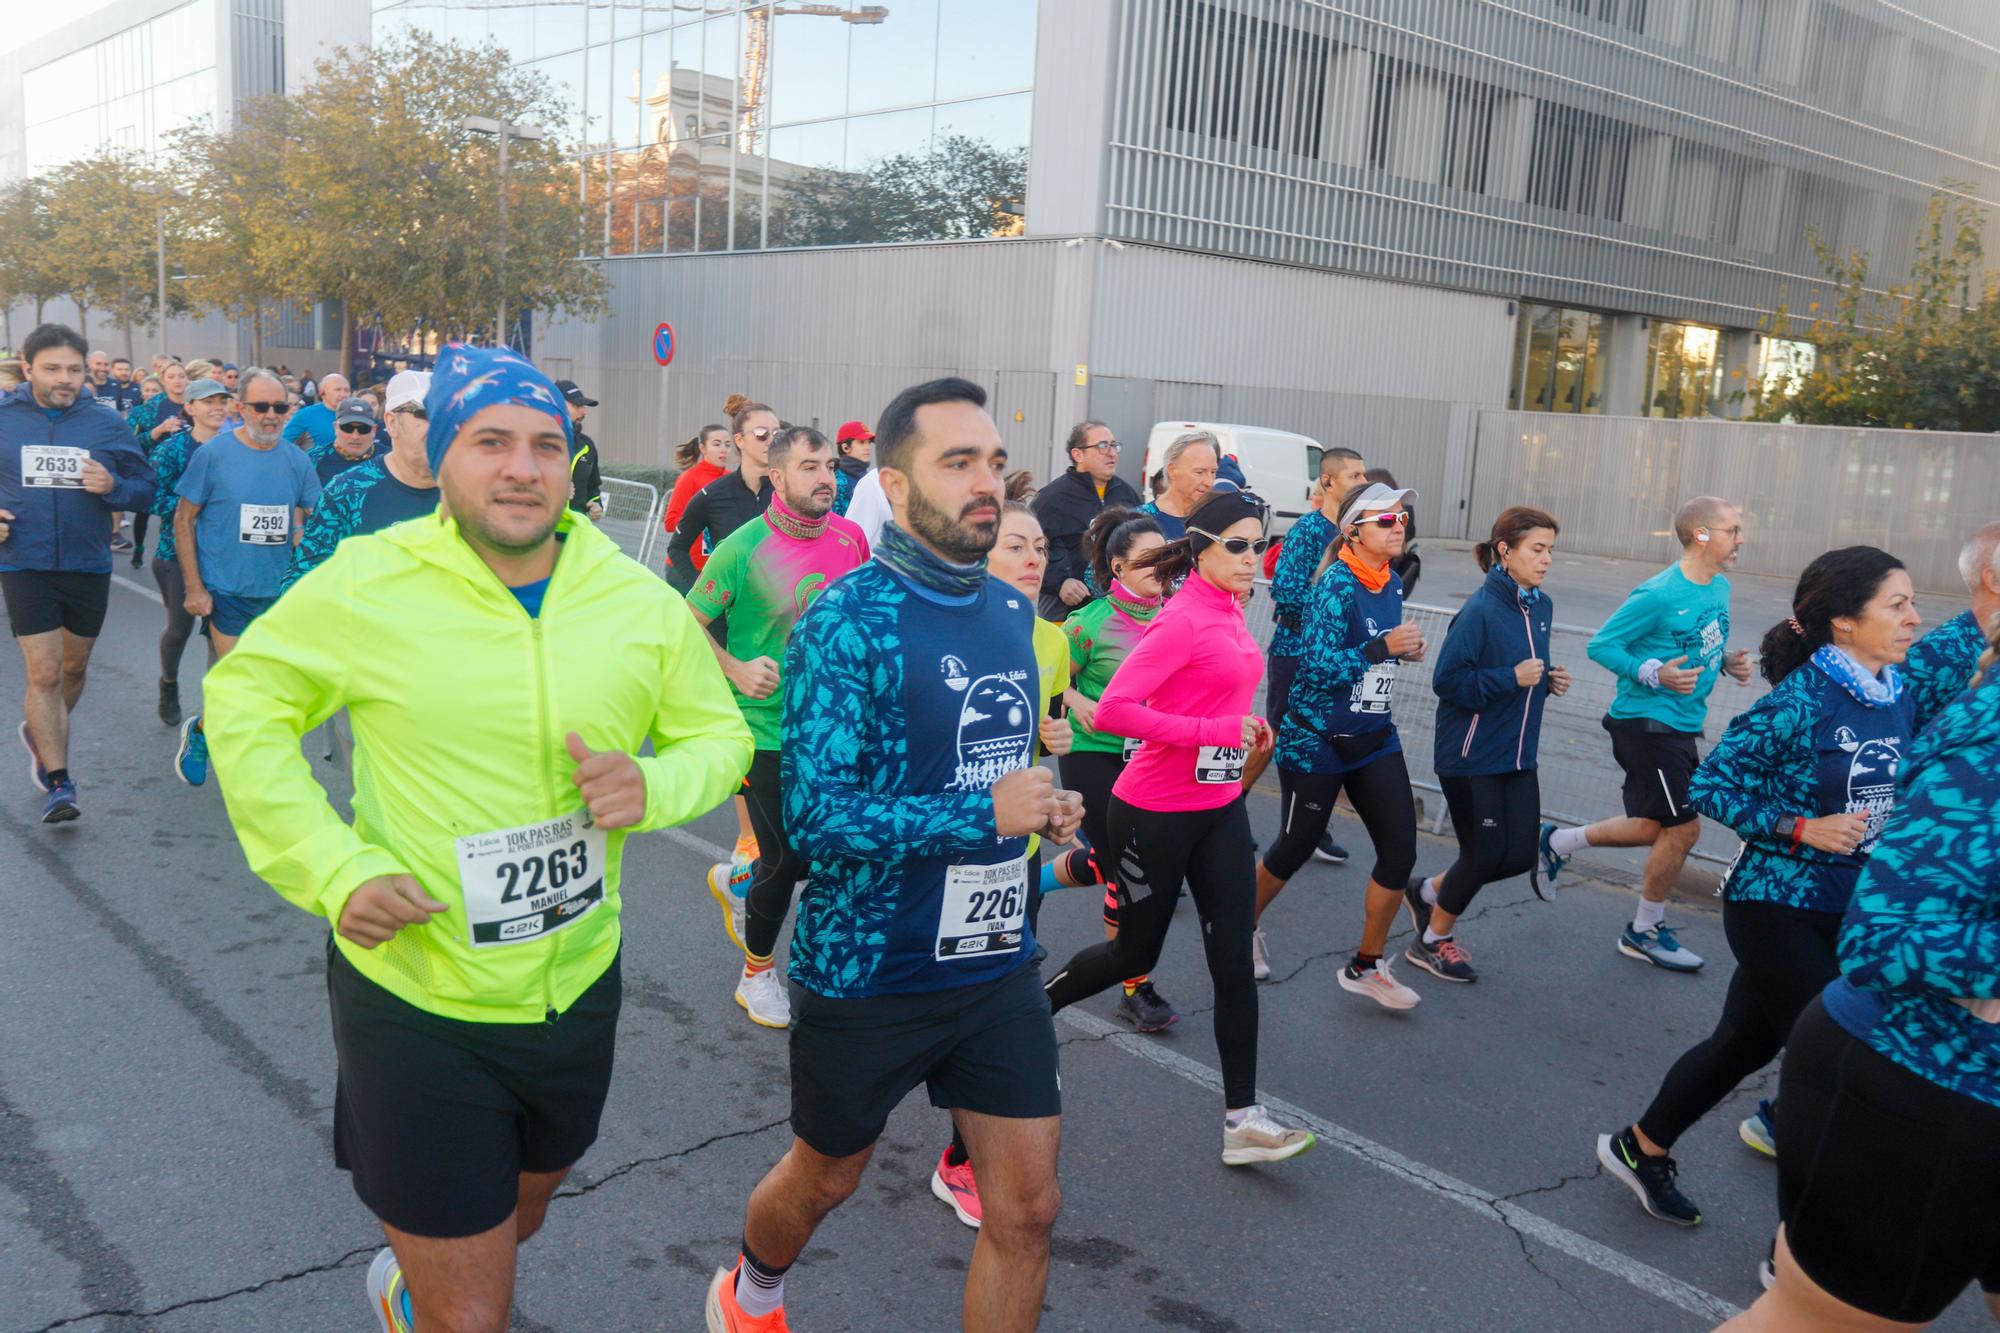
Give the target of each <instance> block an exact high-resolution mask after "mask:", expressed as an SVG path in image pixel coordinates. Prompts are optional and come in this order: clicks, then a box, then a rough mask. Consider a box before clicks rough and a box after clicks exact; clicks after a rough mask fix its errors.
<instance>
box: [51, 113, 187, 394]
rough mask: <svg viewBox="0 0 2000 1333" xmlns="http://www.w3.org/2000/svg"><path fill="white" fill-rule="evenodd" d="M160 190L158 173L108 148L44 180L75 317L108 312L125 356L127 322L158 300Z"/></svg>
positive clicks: (145, 314) (143, 315)
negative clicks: (121, 337)
mask: <svg viewBox="0 0 2000 1333" xmlns="http://www.w3.org/2000/svg"><path fill="white" fill-rule="evenodd" d="M164 190H165V185H164V182H163V181H162V180H161V178H160V176H159V173H157V172H155V171H154V170H153V169H152V168H150V167H148V166H147V165H146V164H144V163H143V162H141V161H140V160H139V159H138V158H136V157H134V156H132V155H129V154H125V153H119V152H114V151H110V150H105V151H100V152H99V153H97V154H96V155H95V156H92V157H88V158H85V159H83V160H82V161H79V162H73V163H71V164H69V165H68V166H66V167H64V168H62V170H61V171H59V172H57V173H55V174H54V175H52V176H51V177H49V178H48V190H47V198H46V207H47V210H48V215H49V222H50V226H51V228H52V230H53V242H54V245H55V247H56V249H57V250H58V251H59V252H60V253H61V254H62V255H64V256H65V257H66V259H67V263H68V267H67V283H66V287H67V291H68V294H69V295H70V297H71V298H72V299H73V300H74V301H75V302H76V305H77V311H78V320H79V322H83V320H84V319H85V318H86V316H85V313H84V312H86V311H87V310H89V309H91V308H93V307H94V308H96V309H98V310H101V311H104V312H106V313H108V314H109V315H111V317H112V318H113V319H114V320H116V321H117V323H118V325H119V327H121V328H122V329H124V331H125V355H126V356H127V357H130V356H131V355H132V325H133V324H134V323H136V322H145V321H146V320H148V319H149V318H150V317H151V316H152V315H153V314H154V313H155V311H154V307H155V306H156V305H157V304H158V301H159V298H158V295H157V283H156V280H155V279H156V249H155V239H156V230H157V227H158V225H159V222H160V216H159V204H160V200H161V199H162V197H163V191H164ZM78 331H79V332H84V331H83V330H81V329H79V330H78ZM85 336H86V337H87V336H88V334H87V333H86V335H85Z"/></svg>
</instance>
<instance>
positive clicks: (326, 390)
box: [244, 375, 349, 450]
mask: <svg viewBox="0 0 2000 1333" xmlns="http://www.w3.org/2000/svg"><path fill="white" fill-rule="evenodd" d="M248 382H249V381H248V379H247V378H246V379H245V381H244V386H245V387H247V385H248ZM279 383H280V385H281V386H282V384H283V381H280V382H279ZM348 393H349V390H348V387H347V376H345V375H328V376H327V377H326V378H325V379H323V380H321V381H320V382H319V399H318V401H314V399H313V396H312V395H311V394H306V395H305V399H306V406H304V407H302V408H300V409H299V410H298V411H296V412H294V413H292V419H291V420H290V421H288V422H286V423H285V443H287V444H299V437H300V436H304V437H305V443H304V444H299V447H300V448H302V449H307V450H310V449H313V448H330V447H332V445H333V435H334V430H333V418H334V413H336V412H338V411H339V410H340V405H341V404H342V403H344V402H346V401H347V395H348Z"/></svg>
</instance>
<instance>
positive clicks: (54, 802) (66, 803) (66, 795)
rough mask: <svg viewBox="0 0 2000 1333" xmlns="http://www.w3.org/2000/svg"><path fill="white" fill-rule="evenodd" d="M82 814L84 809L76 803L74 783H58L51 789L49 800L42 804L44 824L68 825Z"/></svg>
mask: <svg viewBox="0 0 2000 1333" xmlns="http://www.w3.org/2000/svg"><path fill="white" fill-rule="evenodd" d="M82 813H83V807H82V806H80V805H78V804H77V803H76V784H75V783H74V782H68V781H64V782H58V783H57V784H56V785H55V786H53V787H51V788H50V789H49V799H48V800H46V801H44V802H42V822H43V823H44V824H67V823H69V821H70V820H72V819H75V818H77V817H78V816H79V815H81V814H82Z"/></svg>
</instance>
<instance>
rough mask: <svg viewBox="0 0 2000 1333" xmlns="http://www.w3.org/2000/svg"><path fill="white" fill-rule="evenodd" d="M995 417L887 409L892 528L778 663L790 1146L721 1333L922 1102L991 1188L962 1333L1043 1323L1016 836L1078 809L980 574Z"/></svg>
mask: <svg viewBox="0 0 2000 1333" xmlns="http://www.w3.org/2000/svg"><path fill="white" fill-rule="evenodd" d="M985 403H986V393H985V390H983V389H981V388H980V387H979V386H978V385H976V384H973V383H971V382H969V381H967V380H962V379H955V378H954V379H942V380H934V381H932V382H930V383H928V384H920V385H917V386H915V387H914V388H910V389H906V390H904V391H903V392H902V393H901V394H899V395H897V397H896V399H895V401H894V402H892V403H890V404H889V406H888V408H887V410H885V411H884V412H883V413H882V416H881V418H880V420H879V421H878V422H877V426H876V430H877V438H876V458H877V461H878V463H879V470H880V475H881V478H882V483H883V486H884V488H885V490H886V492H887V494H888V496H889V501H890V504H891V505H892V506H893V508H894V511H895V519H894V521H893V522H891V523H889V524H888V525H887V526H885V527H884V528H883V529H882V536H881V540H880V542H879V543H878V544H877V545H876V548H875V553H874V558H873V559H872V560H870V561H869V562H868V563H867V564H866V565H863V566H862V567H861V568H860V569H858V570H856V571H855V572H854V573H852V574H849V575H847V576H846V577H845V578H843V579H842V580H841V581H840V582H839V583H837V584H835V585H834V586H833V587H832V588H830V589H828V590H827V592H826V593H825V595H824V596H822V597H821V598H820V600H819V601H818V603H817V604H815V605H814V607H813V609H812V611H811V612H810V613H809V614H808V615H806V617H805V618H804V619H803V620H801V621H800V622H799V625H798V627H797V628H796V629H795V630H794V631H793V633H792V639H791V643H790V645H789V646H788V647H787V649H786V653H785V671H784V696H785V700H784V719H783V738H784V761H783V778H782V785H783V792H784V807H785V808H784V816H785V819H784V825H785V829H786V831H787V832H788V834H789V835H790V837H791V838H792V839H793V842H794V845H795V847H796V848H797V850H798V851H799V852H800V853H801V854H803V855H804V856H805V857H806V858H807V859H808V860H809V862H810V867H811V868H810V874H809V878H808V879H807V883H806V891H805V894H804V896H803V897H802V898H801V899H800V900H799V908H798V920H797V924H796V925H795V927H794V929H793V934H792V956H791V979H792V983H793V990H792V995H791V1010H792V1036H791V1076H792V1129H793V1132H794V1135H795V1138H794V1140H793V1143H792V1145H791V1149H790V1151H788V1152H787V1153H786V1154H785V1156H784V1158H783V1159H782V1160H781V1161H780V1162H779V1163H778V1165H777V1166H775V1167H774V1168H772V1170H771V1172H770V1173H769V1174H768V1175H766V1176H765V1177H764V1179H763V1181H762V1182H761V1183H759V1184H758V1186H757V1188H756V1190H755V1191H754V1192H753V1193H752V1194H751V1196H750V1205H749V1209H748V1213H747V1216H746V1217H745V1220H744V1225H743V1245H742V1254H741V1257H740V1259H739V1261H738V1262H737V1263H736V1264H735V1265H734V1266H733V1267H732V1268H726V1269H722V1270H720V1271H718V1272H717V1273H716V1275H715V1279H714V1281H713V1282H711V1283H710V1285H709V1291H708V1305H707V1318H708V1327H709V1329H710V1330H711V1333H779V1331H781V1330H783V1329H784V1328H785V1327H786V1323H785V1315H784V1276H785V1271H786V1270H787V1269H788V1268H790V1267H791V1265H792V1263H793V1262H794V1261H795V1260H796V1259H797V1258H798V1256H799V1254H800V1252H801V1251H802V1250H804V1249H805V1247H806V1245H807V1243H808V1242H809V1241H810V1240H811V1239H812V1234H813V1231H814V1230H815V1229H816V1228H817V1227H818V1225H819V1224H820V1222H821V1221H822V1220H824V1218H825V1217H826V1216H827V1214H828V1213H830V1212H832V1211H833V1209H834V1208H835V1207H837V1206H839V1204H840V1203H841V1202H842V1201H843V1200H845V1199H846V1198H847V1197H848V1196H849V1195H851V1194H852V1193H853V1192H854V1190H855V1188H856V1186H858V1185H859V1183H860V1180H861V1175H862V1172H863V1171H864V1170H865V1169H866V1167H867V1165H868V1160H869V1158H870V1156H871V1155H872V1154H873V1152H874V1148H875V1143H876V1140H877V1139H879V1138H880V1137H881V1134H882V1130H883V1127H884V1126H885V1125H886V1124H887V1123H888V1119H889V1115H890V1113H891V1112H892V1111H894V1110H895V1108H896V1106H897V1104H898V1103H899V1102H901V1101H902V1099H903V1098H904V1096H905V1095H906V1094H908V1093H909V1092H910V1091H911V1090H912V1089H914V1088H916V1087H917V1086H918V1085H919V1084H925V1085H927V1086H928V1088H929V1091H930V1098H931V1102H932V1104H933V1105H936V1106H940V1107H944V1108H947V1109H949V1110H951V1112H952V1115H953V1118H954V1119H955V1120H956V1121H957V1123H958V1127H959V1130H960V1132H961V1133H962V1134H963V1135H964V1137H965V1141H966V1144H967V1146H968V1147H969V1148H970V1149H971V1153H972V1156H973V1157H974V1158H975V1159H977V1160H978V1162H979V1163H980V1180H979V1184H980V1194H981V1201H982V1203H983V1205H984V1212H985V1218H984V1223H985V1224H984V1226H983V1227H982V1228H981V1229H980V1232H979V1240H978V1243H977V1244H976V1245H975V1246H974V1247H973V1253H972V1264H971V1268H970V1270H969V1271H968V1273H967V1275H966V1283H965V1296H964V1314H963V1318H964V1324H965V1327H967V1328H977V1329H987V1330H996V1331H997V1333H1018V1331H1020V1330H1027V1329H1032V1328H1033V1327H1034V1326H1035V1324H1036V1321H1037V1320H1038V1319H1039V1318H1040V1315H1041V1306H1042V1294H1043V1291H1044V1289H1045V1287H1046V1286H1047V1281H1048V1262H1049V1232H1050V1228H1051V1227H1052V1226H1053V1224H1054V1222H1055V1215H1056V1210H1057V1208H1058V1206H1059V1205H1060V1202H1061V1195H1060V1192H1059V1191H1058V1189H1057V1186H1056V1145H1057V1141H1058V1139H1059V1137H1060V1124H1061V1121H1060V1114H1061V1096H1060V1093H1059V1090H1058V1086H1057V1080H1056V1036H1055V1027H1054V1024H1053V1022H1052V1021H1051V1019H1050V1015H1049V1006H1048V1001H1047V1000H1046V999H1044V998H1043V995H1042V988H1041V969H1040V967H1039V966H1038V961H1039V957H1040V950H1039V948H1038V947H1037V945H1036V943H1035V935H1034V928H1033V926H1032V925H1031V924H1030V923H1029V921H1028V910H1027V909H1028V895H1029V885H1028V880H1027V861H1028V837H1029V835H1030V834H1041V835H1042V836H1044V837H1048V838H1051V839H1053V840H1055V841H1058V842H1067V841H1068V840H1069V839H1070V837H1071V836H1072V835H1073V834H1074V833H1075V831H1076V827H1077V824H1078V822H1079V821H1080V819H1081V816H1082V804H1081V801H1080V800H1079V799H1078V798H1077V797H1076V796H1075V793H1072V792H1062V791H1058V790H1057V789H1056V788H1055V786H1054V784H1053V781H1052V780H1051V778H1050V776H1049V773H1048V770H1046V769H1043V768H1038V767H1035V766H1033V760H1032V755H1033V747H1034V741H1035V735H1036V729H1037V723H1038V722H1039V720H1040V717H1041V708H1040V707H1039V705H1038V700H1037V698H1036V695H1037V693H1038V691H1039V677H1038V673H1037V669H1036V664H1035V648H1034V637H1033V635H1034V619H1035V616H1034V611H1035V608H1034V603H1033V599H1032V598H1029V597H1027V596H1025V595H1023V594H1022V593H1020V592H1017V591H1016V590H1014V589H1013V588H1011V587H1009V586H1007V585H1006V584H1004V583H1002V582H1000V581H999V580H997V579H995V578H992V577H991V576H989V574H988V573H987V569H986V553H987V552H988V551H990V550H991V549H992V548H993V544H994V541H995V539H996V538H997V537H998V535H999V530H1000V514H1001V504H1002V499H1003V496H1004V485H1003V479H1004V477H1005V474H1006V468H1007V450H1006V446H1005V445H1004V444H1002V443H1001V440H1000V433H999V431H998V429H997V428H996V427H995V426H994V424H993V419H992V418H991V417H990V416H988V415H987V414H986V411H985ZM933 1289H934V1284H916V1285H915V1286H911V1287H908V1288H907V1290H909V1291H911V1292H912V1293H918V1292H928V1291H931V1290H933ZM941 1315H942V1312H941V1311H938V1310H935V1309H931V1310H927V1311H925V1312H923V1313H918V1312H917V1311H914V1310H911V1311H904V1312H901V1313H900V1314H895V1315H892V1314H889V1313H887V1312H885V1314H884V1317H883V1318H881V1319H878V1320H877V1321H876V1322H877V1323H881V1324H890V1325H911V1326H923V1327H936V1326H938V1325H939V1324H940V1323H942V1322H944V1321H943V1319H942V1317H941Z"/></svg>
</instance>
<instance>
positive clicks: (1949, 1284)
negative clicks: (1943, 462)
mask: <svg viewBox="0 0 2000 1333" xmlns="http://www.w3.org/2000/svg"><path fill="white" fill-rule="evenodd" d="M1994 656H1995V654H1994V653H1993V652H1992V651H1989V652H1988V653H1987V654H1986V658H1985V675H1984V676H1983V677H1982V678H1981V680H1980V681H1979V682H1978V683H1977V684H1976V685H1974V686H1973V687H1972V688H1971V689H1969V690H1966V691H1965V692H1963V693H1962V694H1961V695H1960V696H1959V698H1958V699H1957V701H1955V702H1954V703H1953V704H1952V705H1951V706H1949V707H1948V708H1947V709H1946V710H1945V712H1944V714H1943V715H1942V716H1941V717H1940V718H1939V719H1938V721H1937V722H1936V724H1935V725H1933V726H1932V727H1931V728H1930V729H1929V730H1927V731H1926V732H1925V733H1924V734H1923V736H1922V738H1921V739H1919V740H1918V741H1917V742H1916V744H1915V746H1914V747H1913V748H1912V749H1911V751H1910V753H1909V762H1908V763H1906V764H1905V765H1904V766H1903V770H1902V773H1901V776H1900V778H1899V779H1898V781H1897V791H1896V817H1895V818H1894V819H1893V820H1892V821H1890V823H1889V826H1888V828H1887V829H1886V830H1885V831H1884V832H1883V835H1882V839H1881V842H1880V843H1879V844H1878V845H1877V847H1876V850H1875V854H1874V855H1873V856H1872V857H1870V858H1869V861H1868V865H1867V867H1866V868H1865V869H1864V870H1863V871H1862V872H1861V876H1860V882H1859V884H1858V886H1857V887H1856V889H1855V893H1854V902H1853V904H1852V906H1850V907H1849V909H1848V912H1847V917H1846V921H1845V924H1844V925H1843V926H1842V928H1841V932H1840V945H1839V950H1840V952H1839V956H1840V967H1841V972H1842V973H1843V974H1844V975H1841V976H1838V977H1836V978H1835V980H1834V981H1833V982H1832V983H1831V984H1830V985H1828V986H1827V988H1826V989H1825V991H1824V992H1822V993H1821V994H1820V995H1819V996H1818V997H1817V998H1815V999H1814V1000H1813V1002H1812V1003H1811V1004H1809V1005H1808V1006H1806V1010H1805V1012H1804V1013H1803V1014H1802V1015H1801V1016H1800V1017H1799V1021H1798V1024H1797V1026H1795V1027H1794V1028H1793V1029H1792V1033H1791V1040H1790V1041H1789V1042H1788V1043H1787V1048H1786V1051H1785V1063H1784V1070H1783V1074H1782V1076H1781V1078H1780V1081H1779V1085H1778V1089H1779V1096H1780V1101H1781V1103H1782V1104H1783V1105H1784V1107H1785V1108H1786V1111H1785V1122H1784V1123H1785V1150H1784V1152H1783V1153H1781V1154H1780V1155H1779V1157H1778V1211H1779V1216H1780V1217H1781V1218H1782V1219H1783V1225H1782V1226H1781V1228H1780V1229H1779V1232H1778V1240H1777V1245H1776V1253H1775V1268H1776V1271H1775V1273H1774V1274H1767V1278H1769V1279H1771V1280H1772V1285H1771V1288H1770V1290H1768V1291H1767V1292H1765V1293H1764V1295H1763V1296H1762V1297H1760V1298H1759V1299H1758V1301H1757V1303H1756V1304H1755V1305H1753V1306H1752V1307H1751V1308H1750V1309H1749V1310H1747V1311H1745V1312H1744V1313H1743V1314H1741V1315H1739V1316H1737V1318H1736V1319H1734V1320H1732V1321H1731V1322H1730V1323H1728V1324H1726V1325H1724V1327H1725V1328H1727V1329H1733V1330H1739V1331H1741V1330H1781V1329H1786V1330H1788V1329H1820V1328H1829V1329H1831V1328H1838V1329H1853V1330H1864V1329H1880V1330H1884V1331H1885V1333H1886V1331H1887V1330H1891V1329H1909V1328H1920V1327H1923V1326H1925V1325H1927V1324H1929V1323H1930V1322H1931V1321H1932V1320H1934V1319H1937V1318H1939V1317H1940V1316H1941V1315H1943V1313H1944V1312H1945V1310H1946V1308H1947V1307H1949V1306H1950V1305H1951V1304H1952V1303H1953V1302H1954V1301H1956V1300H1957V1299H1958V1297H1959V1295H1960V1293H1962V1292H1963V1291H1964V1290H1965V1288H1966V1287H1967V1286H1968V1285H1970V1284H1972V1283H1974V1282H1977V1283H1978V1284H1979V1286H1980V1289H1981V1291H1982V1292H1983V1294H1984V1295H1985V1297H1986V1303H1987V1305H1988V1306H1989V1307H1990V1308H1991V1309H1992V1310H1993V1311H1994V1312H1995V1313H1996V1314H2000V1243H1996V1241H1995V1237H1996V1236H2000V1208H1996V1207H1995V1203H1994V1200H1995V1199H1996V1197H2000V969H1996V968H1995V967H1994V962H1993V960H1994V959H1995V958H1996V957H2000V872H1996V869H1995V867H1996V866H2000V837H1996V834H1995V825H1994V822H1993V817H1992V812H1993V809H1994V805H1995V803H1996V801H2000V778H1996V776H1995V775H1996V774H2000V679H1997V678H1996V673H1995V672H1994V670H1993V668H1992V663H1993V659H1994Z"/></svg>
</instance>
